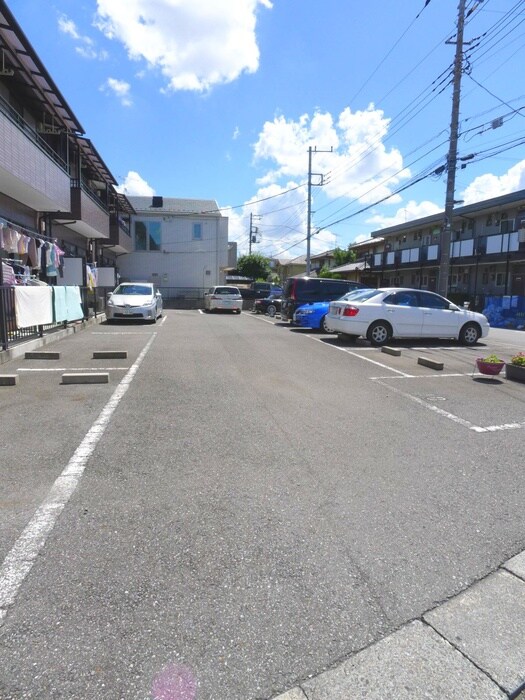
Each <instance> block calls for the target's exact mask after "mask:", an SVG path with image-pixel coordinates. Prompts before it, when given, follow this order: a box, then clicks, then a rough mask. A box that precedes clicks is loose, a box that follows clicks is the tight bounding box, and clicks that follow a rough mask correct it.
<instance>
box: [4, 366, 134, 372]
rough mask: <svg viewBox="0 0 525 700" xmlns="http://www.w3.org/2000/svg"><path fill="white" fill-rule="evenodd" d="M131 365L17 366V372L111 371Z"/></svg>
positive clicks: (125, 368)
mask: <svg viewBox="0 0 525 700" xmlns="http://www.w3.org/2000/svg"><path fill="white" fill-rule="evenodd" d="M127 369H129V367H17V369H16V371H17V372H92V371H94V370H96V371H99V372H109V371H110V370H112V371H113V370H119V371H125V370H127Z"/></svg>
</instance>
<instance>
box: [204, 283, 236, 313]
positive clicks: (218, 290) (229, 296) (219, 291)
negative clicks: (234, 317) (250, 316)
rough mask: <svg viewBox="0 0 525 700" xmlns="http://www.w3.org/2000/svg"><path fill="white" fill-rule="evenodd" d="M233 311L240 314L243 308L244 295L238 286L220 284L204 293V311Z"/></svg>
mask: <svg viewBox="0 0 525 700" xmlns="http://www.w3.org/2000/svg"><path fill="white" fill-rule="evenodd" d="M219 310H221V311H233V313H234V314H235V313H237V314H240V313H241V310H242V296H241V293H240V291H239V288H238V287H230V286H225V285H224V286H220V287H211V289H210V290H209V292H206V294H205V295H204V311H206V312H208V311H219Z"/></svg>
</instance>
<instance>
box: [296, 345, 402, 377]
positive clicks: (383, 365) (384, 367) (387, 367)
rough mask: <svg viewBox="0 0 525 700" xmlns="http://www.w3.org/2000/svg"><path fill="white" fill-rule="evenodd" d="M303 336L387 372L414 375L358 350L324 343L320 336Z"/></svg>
mask: <svg viewBox="0 0 525 700" xmlns="http://www.w3.org/2000/svg"><path fill="white" fill-rule="evenodd" d="M305 337H306V338H310V339H311V340H316V341H317V342H318V343H322V344H323V345H324V346H325V347H327V348H333V349H334V350H339V351H340V352H346V353H347V355H352V356H353V357H358V358H359V359H360V360H364V361H365V362H371V363H372V364H373V365H377V366H378V367H382V368H383V369H386V370H388V371H389V372H395V373H396V374H399V375H400V376H402V377H409V378H410V379H413V378H415V376H416V375H414V374H407V373H406V372H402V371H401V370H399V369H393V367H389V366H388V365H385V364H383V363H382V362H378V361H377V360H371V359H370V358H369V357H363V355H360V354H359V353H358V352H354V351H353V350H348V349H347V348H342V347H340V346H339V345H331V344H330V343H326V342H324V341H323V340H322V339H321V338H316V337H315V336H313V335H309V334H305Z"/></svg>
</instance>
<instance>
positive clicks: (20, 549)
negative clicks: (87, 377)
mask: <svg viewBox="0 0 525 700" xmlns="http://www.w3.org/2000/svg"><path fill="white" fill-rule="evenodd" d="M155 337H156V333H155V334H154V335H153V336H152V337H151V339H150V340H149V341H148V342H147V343H146V345H145V347H144V349H143V350H142V352H141V353H140V355H139V356H138V358H137V360H136V362H135V363H134V364H133V365H132V366H131V367H130V369H129V371H128V372H127V374H126V375H125V376H124V377H123V379H122V380H121V382H120V383H119V385H118V386H117V388H116V389H115V391H114V392H113V395H112V396H111V398H110V399H109V401H108V402H107V404H106V405H105V406H104V408H103V409H102V411H101V412H100V414H99V416H98V418H97V419H96V421H95V422H94V423H93V425H92V426H91V428H90V429H89V430H88V432H87V433H86V436H85V437H84V439H83V440H82V442H81V443H80V445H79V446H78V447H77V449H76V450H75V452H74V454H73V456H72V457H71V459H70V460H69V463H68V464H67V466H66V467H65V469H64V471H63V472H62V473H61V474H60V476H59V477H58V478H57V479H56V480H55V483H54V484H53V486H52V487H51V489H50V490H49V493H48V494H47V496H46V498H45V499H44V501H43V502H42V504H41V505H40V507H39V508H38V510H37V511H36V512H35V514H34V515H33V517H32V518H31V520H30V521H29V523H28V524H27V525H26V527H25V529H24V531H23V532H22V534H21V535H20V537H19V538H18V539H17V541H16V542H15V544H14V545H13V547H12V549H11V551H10V552H9V553H8V554H7V556H6V558H5V559H4V562H3V564H2V566H1V567H0V626H1V625H2V624H3V622H4V620H5V617H6V612H7V608H8V607H9V606H11V605H13V604H14V602H15V599H16V596H17V594H18V591H19V589H20V586H21V585H22V583H23V582H24V580H25V578H26V576H27V575H28V574H29V572H30V571H31V568H32V566H33V564H34V562H35V560H36V558H37V556H38V553H39V552H40V550H41V549H42V547H43V546H44V545H45V543H46V540H47V538H48V536H49V534H50V533H51V531H52V530H53V528H54V526H55V523H56V522H57V520H58V518H59V516H60V514H61V513H62V511H63V510H64V508H65V506H66V504H67V502H68V501H69V499H70V498H71V496H72V495H73V493H74V492H75V489H76V488H77V486H78V484H79V482H80V479H81V477H82V474H83V473H84V470H85V468H86V464H87V462H88V459H89V458H90V457H91V455H92V454H93V451H94V450H95V447H96V446H97V445H98V443H99V441H100V439H101V437H102V436H103V435H104V432H105V430H106V428H107V427H108V425H109V421H110V419H111V416H112V415H113V413H114V411H115V409H116V408H117V406H118V405H119V403H120V401H121V400H122V398H123V397H124V395H125V394H126V392H127V390H128V389H129V387H130V385H131V382H132V381H133V378H134V377H135V375H136V373H137V371H138V369H139V367H140V365H141V364H142V361H143V360H144V358H145V357H146V354H147V352H148V351H149V349H150V347H151V345H152V344H153V341H154V340H155Z"/></svg>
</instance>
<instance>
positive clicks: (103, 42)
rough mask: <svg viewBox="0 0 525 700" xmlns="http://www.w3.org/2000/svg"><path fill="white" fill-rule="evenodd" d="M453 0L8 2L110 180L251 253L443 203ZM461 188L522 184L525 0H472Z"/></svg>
mask: <svg viewBox="0 0 525 700" xmlns="http://www.w3.org/2000/svg"><path fill="white" fill-rule="evenodd" d="M458 3H459V0H403V2H393V1H392V0H367V1H366V2H362V1H361V2H356V0H344V1H343V0H322V2H320V1H319V0H7V4H8V7H9V9H10V10H11V12H12V13H13V14H14V16H15V18H16V19H17V21H18V23H19V24H20V26H21V28H22V30H23V31H24V33H25V34H26V36H27V37H28V39H29V41H30V42H31V44H32V45H33V48H34V49H35V51H36V52H37V54H38V55H39V57H40V59H41V60H42V62H43V64H44V65H45V67H46V69H47V70H48V72H49V74H50V75H51V77H52V79H53V80H54V81H55V83H56V85H57V87H58V89H59V90H60V92H61V93H62V95H63V96H64V98H65V99H66V101H67V102H68V104H69V106H70V107H71V109H72V111H73V112H74V114H75V115H76V117H77V118H78V120H79V121H80V123H81V124H82V126H83V128H84V130H85V134H86V136H87V137H88V138H89V139H91V140H92V142H93V144H94V145H95V148H96V149H97V151H98V152H99V154H100V155H101V157H102V158H103V160H104V162H105V163H106V165H107V166H108V168H109V170H110V171H111V172H112V173H113V175H114V177H115V178H116V180H117V181H118V183H119V189H120V190H121V191H123V192H125V193H127V194H129V195H153V194H155V195H161V196H164V197H180V198H191V199H214V200H215V201H217V203H218V205H219V207H220V208H221V209H222V211H223V214H224V215H225V216H228V217H229V238H230V240H232V241H236V242H237V244H238V251H239V254H240V255H242V254H245V253H247V252H248V247H249V231H250V215H252V222H251V223H252V225H253V227H254V229H256V237H257V242H256V243H254V244H253V245H252V247H251V248H252V252H254V253H261V254H263V255H265V256H268V257H277V258H294V257H297V256H299V255H303V254H304V253H305V250H306V243H305V240H306V233H307V212H308V206H307V201H308V188H307V183H308V170H309V160H310V156H309V148H312V154H311V172H312V175H311V183H312V187H311V194H312V205H311V210H312V213H311V232H312V237H311V251H312V254H315V253H320V252H322V251H325V250H329V249H332V248H334V247H336V246H338V247H340V248H346V247H347V246H348V245H349V244H350V243H354V242H359V241H362V240H366V239H367V238H369V237H370V234H371V233H372V232H375V231H378V230H380V229H381V228H384V227H385V226H391V225H394V224H398V223H402V222H405V221H411V220H413V219H417V218H420V217H423V216H427V215H431V214H434V213H437V212H440V211H443V209H444V206H445V193H446V169H445V168H443V166H444V165H445V164H446V158H447V152H448V145H449V138H450V121H451V110H452V68H453V64H454V57H455V51H456V45H455V43H454V42H455V38H456V32H457V20H458ZM464 41H465V44H464V60H463V73H462V77H461V103H460V104H461V106H460V122H459V132H460V136H459V140H458V158H459V160H458V169H457V173H456V187H455V199H456V200H457V201H458V202H464V203H465V204H470V203H474V202H477V201H481V200H484V199H489V198H491V197H496V196H499V195H501V194H506V193H509V192H514V191H517V190H520V189H524V188H525V128H524V127H525V121H524V119H525V82H524V80H523V68H522V67H523V65H525V55H524V54H525V50H524V49H525V2H524V1H523V0H466V21H465V30H464Z"/></svg>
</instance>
